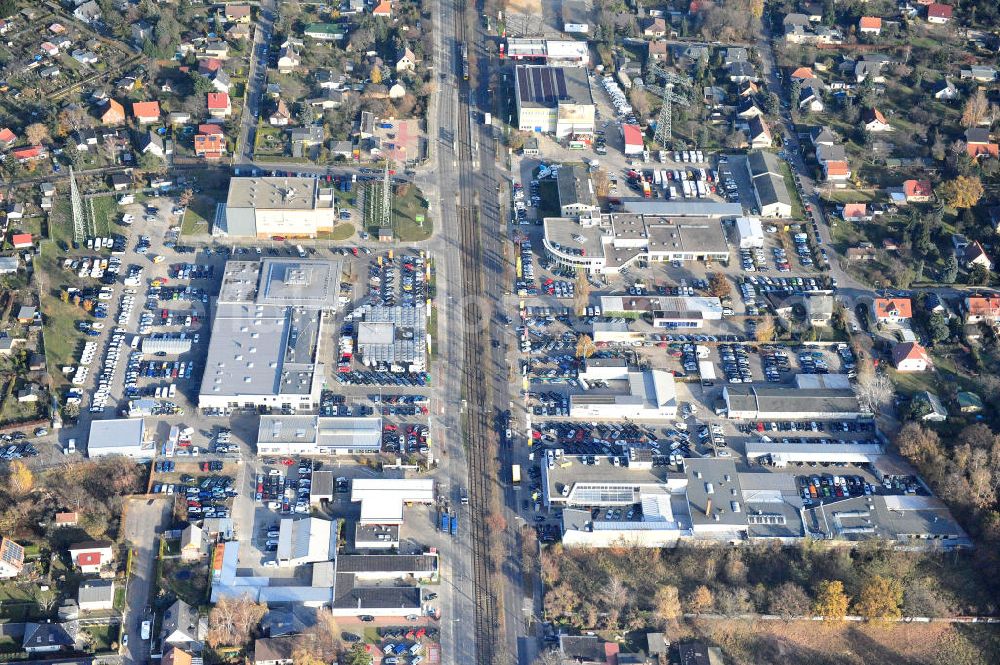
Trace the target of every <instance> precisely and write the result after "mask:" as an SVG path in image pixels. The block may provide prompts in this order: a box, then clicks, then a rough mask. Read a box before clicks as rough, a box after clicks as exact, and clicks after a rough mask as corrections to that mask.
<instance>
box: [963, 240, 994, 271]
mask: <svg viewBox="0 0 1000 665" xmlns="http://www.w3.org/2000/svg"><path fill="white" fill-rule="evenodd" d="M962 263H963V264H964V265H965V267H966V268H968V269H970V270H971V269H972V268H974V267H976V266H982V267H984V268H986V270H987V271H989V270H993V261H992V260H991V259H990V257H989V255H988V254H987V253H986V250H984V249H983V246H982V245H981V244H980V243H979V241H978V240H976V241H975V242H972V243H969V245H968V246H967V247H966V248H965V252H964V254H963V255H962Z"/></svg>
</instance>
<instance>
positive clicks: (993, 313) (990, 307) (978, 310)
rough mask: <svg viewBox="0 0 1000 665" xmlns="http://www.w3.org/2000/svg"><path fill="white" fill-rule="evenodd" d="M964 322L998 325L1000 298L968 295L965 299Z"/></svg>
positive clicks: (999, 319) (968, 323)
mask: <svg viewBox="0 0 1000 665" xmlns="http://www.w3.org/2000/svg"><path fill="white" fill-rule="evenodd" d="M965 323H966V324H967V325H974V324H977V323H987V324H989V325H991V326H996V325H1000V298H995V297H983V296H970V297H967V298H966V299H965Z"/></svg>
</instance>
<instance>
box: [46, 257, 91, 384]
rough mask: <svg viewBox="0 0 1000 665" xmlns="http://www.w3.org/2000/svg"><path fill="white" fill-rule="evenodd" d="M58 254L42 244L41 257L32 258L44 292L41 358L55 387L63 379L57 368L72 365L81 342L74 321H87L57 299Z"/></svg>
mask: <svg viewBox="0 0 1000 665" xmlns="http://www.w3.org/2000/svg"><path fill="white" fill-rule="evenodd" d="M59 255H60V252H59V249H58V248H57V247H56V246H55V245H54V244H53V243H51V242H46V243H43V244H42V254H41V257H39V258H38V259H36V260H37V261H38V265H36V266H35V267H36V269H39V270H43V271H45V273H46V287H47V288H48V292H47V293H43V294H41V296H42V297H41V309H42V321H43V325H44V336H45V337H44V338H45V359H46V361H47V362H48V366H49V367H50V368H51V374H50V376H52V378H53V383H54V384H55V386H59V385H61V384H62V383H65V381H66V379H65V378H63V376H64V375H63V373H62V372H61V371H59V368H60V367H62V366H64V365H72V364H74V363H75V360H76V350H77V347H78V346H79V344H80V342H81V341H82V340H83V335H82V334H81V333H80V332H78V331H77V329H76V327H75V325H76V321H78V320H79V319H84V318H88V316H87V313H86V312H84V311H83V309H82V308H80V307H78V306H76V305H74V304H73V303H64V302H63V301H62V300H60V299H59V293H58V291H59V288H60V286H61V285H62V284H63V283H64V282H63V279H64V274H63V273H62V269H61V268H60V267H59V265H58V263H59ZM65 276H69V273H65ZM74 277H75V275H74Z"/></svg>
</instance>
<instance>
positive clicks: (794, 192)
mask: <svg viewBox="0 0 1000 665" xmlns="http://www.w3.org/2000/svg"><path fill="white" fill-rule="evenodd" d="M779 163H780V164H781V176H782V177H783V178H784V179H785V188H786V189H788V195H789V196H790V197H791V198H792V219H803V218H804V217H805V215H804V213H803V210H802V197H801V196H799V190H798V188H797V187H796V186H795V178H794V177H793V176H792V167H791V166H789V165H788V162H786V161H784V160H781V161H780V162H779ZM543 202H544V198H543ZM556 214H558V207H557V208H556Z"/></svg>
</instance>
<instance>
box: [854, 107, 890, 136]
mask: <svg viewBox="0 0 1000 665" xmlns="http://www.w3.org/2000/svg"><path fill="white" fill-rule="evenodd" d="M861 122H862V123H863V124H864V127H865V131H866V132H891V131H892V126H891V125H890V124H889V123H888V122H887V121H886V119H885V116H884V115H882V112H881V111H879V110H878V109H874V108H873V109H866V110H865V111H864V112H863V113H862V114H861Z"/></svg>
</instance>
